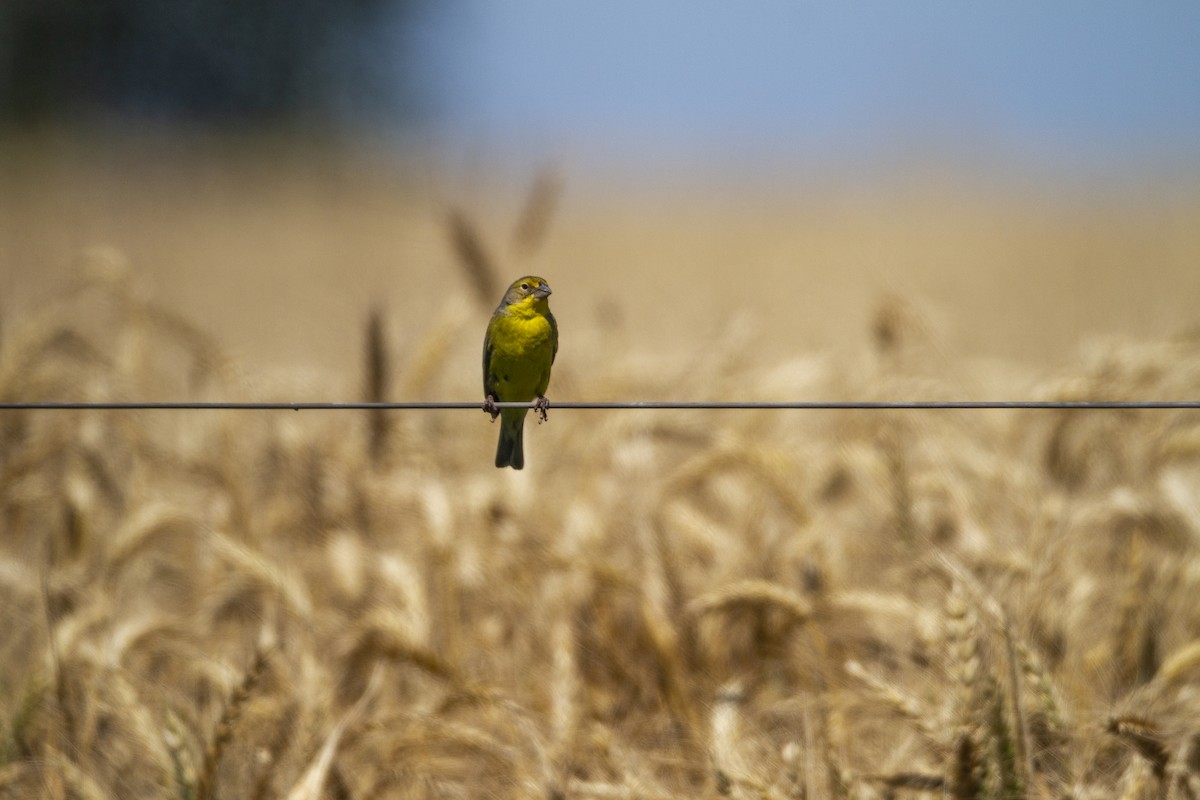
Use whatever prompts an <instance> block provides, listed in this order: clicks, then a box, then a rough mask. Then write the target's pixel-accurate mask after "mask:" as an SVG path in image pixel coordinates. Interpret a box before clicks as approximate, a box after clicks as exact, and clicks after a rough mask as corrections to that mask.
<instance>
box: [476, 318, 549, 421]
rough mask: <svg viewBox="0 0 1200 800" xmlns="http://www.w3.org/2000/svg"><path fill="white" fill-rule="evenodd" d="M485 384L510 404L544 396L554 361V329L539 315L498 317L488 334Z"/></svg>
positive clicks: (493, 321)
mask: <svg viewBox="0 0 1200 800" xmlns="http://www.w3.org/2000/svg"><path fill="white" fill-rule="evenodd" d="M488 344H489V345H490V347H491V358H490V361H489V362H488V365H487V371H488V378H489V379H488V383H489V384H490V385H493V386H495V387H496V389H497V390H498V392H499V394H500V395H501V396H500V397H499V398H498V399H501V400H509V401H522V400H532V399H533V398H534V397H535V396H538V395H542V394H544V393H545V392H546V387H547V386H548V384H549V382H550V365H551V363H552V362H553V360H554V329H553V328H552V327H551V325H550V320H548V319H547V318H546V317H545V316H543V315H541V314H533V315H529V316H524V315H515V314H501V315H497V316H496V317H495V318H494V319H493V320H492V324H491V326H490V328H489V330H488Z"/></svg>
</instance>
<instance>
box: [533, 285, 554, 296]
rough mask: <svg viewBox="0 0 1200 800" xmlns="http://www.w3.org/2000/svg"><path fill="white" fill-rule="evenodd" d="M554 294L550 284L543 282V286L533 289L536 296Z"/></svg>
mask: <svg viewBox="0 0 1200 800" xmlns="http://www.w3.org/2000/svg"><path fill="white" fill-rule="evenodd" d="M551 294H552V292H551V291H550V284H548V283H543V284H542V285H541V286H539V287H537V288H536V289H534V290H533V296H534V297H549V296H550V295H551Z"/></svg>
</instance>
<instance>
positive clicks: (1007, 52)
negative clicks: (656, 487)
mask: <svg viewBox="0 0 1200 800" xmlns="http://www.w3.org/2000/svg"><path fill="white" fill-rule="evenodd" d="M1197 42H1200V6H1197V5H1195V4H1193V3H1182V2H1181V3H1171V2H1168V3H1159V4H1155V5H1153V6H1136V5H1133V4H1128V3H1109V2H1099V3H1088V4H1086V5H1084V4H1077V3H1055V4H1045V3H1032V2H1029V3H1025V2H1017V3H985V4H970V5H967V6H962V5H953V4H945V3H937V2H923V1H919V2H913V3H905V4H895V3H889V2H861V3H852V4H840V3H839V4H816V3H795V2H787V3H784V2H765V3H759V4H755V5H753V6H751V7H745V6H740V5H732V4H725V3H717V2H689V3H677V2H666V3H659V4H652V5H649V6H648V5H647V4H643V3H632V2H616V3H605V4H560V3H554V2H550V0H544V1H541V0H523V1H522V2H514V3H505V4H502V5H500V4H492V3H486V2H482V0H460V1H459V2H452V3H433V2H428V0H356V1H355V2H348V3H336V4H335V3H326V2H319V1H318V0H237V1H236V2H235V0H183V1H180V2H172V3H160V2H152V1H151V0H7V2H5V3H4V4H3V5H2V6H0V323H2V322H3V320H4V318H9V319H13V318H19V317H20V316H21V314H22V313H23V309H24V308H26V307H28V306H29V304H31V303H37V302H39V301H40V300H43V299H44V298H46V297H47V296H48V295H50V294H52V293H53V292H54V291H56V290H57V289H59V288H60V287H61V285H62V282H63V280H64V277H65V276H66V275H69V274H70V273H71V271H72V270H73V269H76V268H77V267H78V265H79V263H80V262H81V260H87V259H89V258H96V257H98V256H97V254H98V253H99V254H101V255H100V257H102V258H104V259H109V260H115V261H117V262H119V263H121V264H123V265H126V266H125V267H123V268H128V269H129V270H130V271H131V272H132V274H134V275H136V276H137V278H138V280H139V281H141V282H142V283H143V285H144V286H145V287H146V290H147V291H148V292H151V293H152V294H154V295H155V296H156V297H158V298H160V299H161V300H162V301H164V302H166V303H168V304H169V305H171V306H173V307H175V308H177V309H179V310H180V311H181V312H183V313H184V314H185V315H186V316H187V317H189V318H190V319H192V320H194V321H195V322H197V323H198V324H200V325H202V326H204V327H205V328H207V329H208V330H209V331H211V332H212V333H214V334H215V335H216V336H217V337H218V338H219V339H220V341H221V342H222V344H224V345H225V346H227V347H229V348H230V349H231V350H233V351H234V352H235V353H238V354H242V355H245V356H247V357H248V358H249V359H251V360H252V361H253V362H254V363H259V364H263V365H268V364H269V365H271V368H272V369H275V368H279V369H282V370H291V371H295V370H297V369H300V368H303V369H311V370H316V371H328V372H332V373H333V374H338V373H339V372H340V371H341V370H344V369H345V365H346V364H347V363H348V361H347V357H346V356H347V353H350V352H356V351H357V348H358V347H359V343H360V339H361V327H362V325H361V323H362V321H363V319H364V318H365V316H366V314H367V312H368V310H369V309H370V308H371V307H372V306H374V305H380V306H383V307H385V308H386V309H387V310H388V311H389V312H390V313H391V315H392V318H393V319H395V320H396V321H397V322H396V326H397V329H398V335H399V336H400V337H401V338H403V336H404V335H405V331H410V332H415V331H420V330H423V329H425V328H427V327H429V326H430V325H433V324H436V323H437V321H438V320H439V319H441V318H442V317H443V316H444V315H445V314H446V313H450V312H448V311H447V309H455V308H458V309H460V311H459V312H455V313H463V314H468V313H469V314H476V313H478V312H477V311H476V310H475V309H474V308H471V309H470V310H465V309H466V308H467V306H465V305H464V304H463V298H468V299H469V298H470V296H471V295H470V292H471V287H470V285H469V284H470V275H469V274H465V273H464V271H463V269H462V268H461V266H462V264H461V257H462V246H463V243H464V236H465V237H466V240H467V241H468V245H469V246H471V247H474V248H476V249H477V250H478V251H479V253H477V255H480V257H482V258H484V259H485V261H486V262H487V263H488V264H490V265H492V267H493V268H494V269H495V271H496V273H497V274H498V275H500V276H502V277H503V278H504V279H505V280H507V279H509V278H510V277H515V276H516V275H517V274H518V273H523V272H526V271H533V272H538V273H541V274H544V275H545V276H546V277H547V278H549V280H550V281H551V283H552V284H553V285H554V286H555V290H556V294H555V310H556V313H558V315H559V318H560V320H561V321H562V323H563V330H564V336H565V337H567V338H566V341H567V342H568V343H569V341H570V337H571V336H572V335H573V333H572V329H575V330H576V331H580V330H584V329H585V328H587V327H590V326H593V325H595V326H596V327H597V329H600V330H616V329H620V331H621V332H622V333H623V335H625V336H627V337H628V338H629V339H631V340H633V341H653V342H655V346H656V348H659V349H661V350H662V351H663V352H670V351H672V349H674V350H676V351H678V352H681V353H686V352H688V351H689V350H690V349H694V348H695V347H696V341H697V338H696V336H697V328H698V327H703V328H705V329H706V331H710V332H711V331H713V330H720V329H723V327H724V326H726V325H728V324H732V321H737V320H740V321H743V322H744V324H746V325H748V326H750V327H752V328H753V329H754V330H755V331H757V332H758V333H759V334H760V335H761V336H762V344H761V347H762V348H763V349H764V350H770V351H772V355H787V354H790V353H803V352H807V351H810V350H816V349H819V348H829V347H855V346H858V345H859V344H861V343H862V342H863V341H864V340H866V339H867V338H868V337H869V336H870V335H871V331H872V326H873V325H874V324H875V323H876V322H877V321H878V319H879V314H880V308H881V304H883V305H887V304H888V303H890V302H892V300H891V299H889V298H892V299H894V298H896V297H900V298H903V301H904V303H905V304H906V307H907V308H911V309H913V311H912V313H914V314H915V315H917V316H918V317H919V318H920V320H922V323H921V324H922V325H927V326H929V327H931V328H933V329H936V330H937V331H939V333H940V335H941V337H942V340H943V341H944V342H945V343H946V345H947V346H952V347H953V348H955V349H956V350H958V351H960V352H961V353H964V354H967V355H970V356H972V357H978V358H983V359H1016V360H1021V361H1023V362H1025V363H1027V364H1030V365H1032V366H1033V369H1035V370H1050V369H1053V368H1057V367H1061V366H1062V365H1064V364H1065V363H1069V362H1071V361H1072V360H1073V359H1075V358H1077V357H1078V353H1079V351H1080V346H1081V345H1085V344H1086V343H1087V342H1088V341H1092V340H1095V339H1096V337H1125V336H1129V337H1161V336H1169V335H1172V334H1175V333H1179V332H1181V331H1185V330H1188V329H1190V328H1192V327H1194V326H1195V324H1196V322H1197V318H1196V311H1195V308H1196V306H1195V298H1196V297H1200V182H1198V181H1197V178H1198V177H1200V79H1198V77H1200V47H1197V46H1196V44H1197ZM531 206H536V208H534V209H533V211H531V210H530V209H531ZM531 214H532V217H531V216H530V215H531ZM531 219H532V220H533V222H534V223H536V225H535V228H536V230H534V231H532V232H531V231H530V230H529V224H530V220H531ZM485 318H486V313H483V314H480V315H479V324H478V326H477V327H478V328H479V331H480V332H482V329H483V324H484V319H485ZM738 324H742V323H741V322H739V323H738ZM414 335H415V334H414ZM480 335H482V334H481V333H480ZM569 351H570V347H569V344H567V345H565V346H564V352H569ZM353 363H355V364H357V361H354V362H353ZM463 368H464V370H467V371H469V372H470V373H471V374H472V375H473V374H474V372H475V371H476V370H477V366H476V364H475V363H474V362H473V361H471V362H470V363H466V364H464V367H463ZM347 377H348V376H347ZM336 391H337V387H336V386H330V385H328V384H326V385H325V386H324V389H323V390H322V391H319V392H318V393H324V394H325V395H327V396H329V397H328V399H334V398H333V397H332V396H331V395H332V394H335V393H336ZM1016 391H1018V389H1017V388H1015V389H1014V393H1015V392H1016ZM444 399H451V398H444Z"/></svg>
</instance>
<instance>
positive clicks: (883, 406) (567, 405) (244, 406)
mask: <svg viewBox="0 0 1200 800" xmlns="http://www.w3.org/2000/svg"><path fill="white" fill-rule="evenodd" d="M496 407H497V408H533V403H496ZM482 408H483V404H482V403H481V402H448V403H447V402H428V403H425V402H401V403H284V402H266V403H248V402H247V403H241V402H234V403H222V402H215V403H192V402H164V403H154V402H130V403H109V402H98V403H82V402H78V403H77V402H62V403H56V402H44V403H0V411H184V410H188V411H440V410H474V411H479V410H482ZM549 408H550V409H552V410H554V411H559V410H562V409H600V410H608V409H627V410H633V409H641V410H650V411H663V410H670V409H677V410H699V409H711V410H723V409H730V410H733V409H767V410H780V411H782V410H792V411H937V410H1001V409H1034V410H1036V409H1047V410H1063V411H1088V410H1094V411H1099V410H1132V409H1139V410H1147V411H1161V410H1172V409H1200V400H1131V401H1126V400H996V401H992V400H983V401H976V400H965V401H957V400H949V401H946V400H931V401H906V400H901V401H888V400H880V401H873V400H849V401H795V402H793V401H784V402H769V401H763V402H760V401H747V402H738V401H730V402H720V401H698V402H686V401H670V400H668V401H632V402H586V401H584V402H578V401H574V402H572V401H566V402H556V403H551V404H550V406H549Z"/></svg>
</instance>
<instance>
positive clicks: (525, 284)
mask: <svg viewBox="0 0 1200 800" xmlns="http://www.w3.org/2000/svg"><path fill="white" fill-rule="evenodd" d="M521 288H522V289H524V290H525V291H529V284H528V283H522V284H521Z"/></svg>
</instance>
